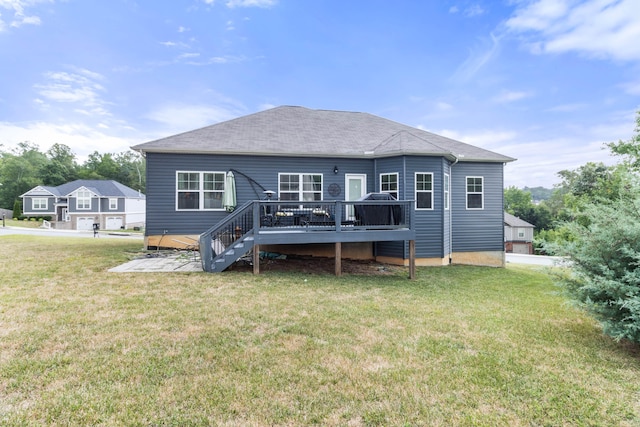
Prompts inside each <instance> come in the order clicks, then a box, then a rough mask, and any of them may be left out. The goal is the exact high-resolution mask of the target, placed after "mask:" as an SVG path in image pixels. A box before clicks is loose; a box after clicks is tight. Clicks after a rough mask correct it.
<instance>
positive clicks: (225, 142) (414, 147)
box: [132, 106, 515, 162]
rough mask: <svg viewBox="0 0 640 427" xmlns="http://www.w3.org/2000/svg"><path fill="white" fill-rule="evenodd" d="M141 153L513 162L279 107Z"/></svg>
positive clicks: (444, 141) (377, 123)
mask: <svg viewBox="0 0 640 427" xmlns="http://www.w3.org/2000/svg"><path fill="white" fill-rule="evenodd" d="M132 148H133V149H134V150H138V151H141V152H158V153H185V154H186V153H190V154H191V153H196V154H240V155H266V156H305V157H351V158H353V157H357V158H360V157H363V156H367V157H389V156H395V155H408V154H411V155H436V156H446V157H448V158H450V159H451V160H454V159H458V160H460V161H485V162H510V161H513V160H515V159H513V158H511V157H508V156H503V155H501V154H498V153H494V152H492V151H489V150H485V149H482V148H479V147H474V146H472V145H469V144H465V143H463V142H460V141H456V140H453V139H450V138H446V137H443V136H440V135H436V134H433V133H430V132H427V131H424V130H421V129H417V128H413V127H411V126H407V125H403V124H401V123H398V122H394V121H392V120H388V119H384V118H382V117H378V116H374V115H372V114H368V113H357V112H347V111H331V110H311V109H308V108H304V107H290V106H284V107H276V108H273V109H270V110H266V111H261V112H258V113H254V114H250V115H247V116H243V117H239V118H236V119H233V120H229V121H225V122H221V123H217V124H215V125H211V126H207V127H204V128H201V129H196V130H193V131H190V132H185V133H182V134H178V135H173V136H169V137H167V138H162V139H158V140H156V141H151V142H147V143H144V144H139V145H136V146H134V147H132Z"/></svg>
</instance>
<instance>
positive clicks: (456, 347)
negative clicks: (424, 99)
mask: <svg viewBox="0 0 640 427" xmlns="http://www.w3.org/2000/svg"><path fill="white" fill-rule="evenodd" d="M140 249H141V248H140V243H139V242H123V241H120V240H115V239H113V240H110V239H81V238H76V239H71V238H59V237H53V238H44V237H27V236H5V237H1V238H0V259H1V260H2V263H1V264H0V277H1V278H2V280H1V282H2V283H1V284H0V425H10V426H12V425H19V426H24V425H33V426H40V425H104V426H111V425H139V426H159V425H162V426H165V425H166V426H168V425H175V426H185V425H228V426H236V425H246V426H263V425H287V426H290V425H314V424H315V425H336V426H375V425H392V426H398V425H407V426H414V425H415V426H418V425H430V426H439V425H441V426H451V425H469V426H473V425H477V426H574V425H579V426H580V425H584V426H589V425H593V426H618V425H622V426H625V425H628V426H633V425H639V424H640V403H639V402H640V399H639V396H640V357H639V352H638V348H637V347H635V346H630V345H625V344H622V343H615V342H613V341H611V340H610V339H608V338H606V337H604V336H603V335H602V334H601V332H600V330H599V328H598V326H597V324H596V323H595V322H594V321H592V320H591V319H590V318H588V317H586V316H585V315H584V314H583V313H581V312H579V311H576V310H574V309H573V308H571V307H570V306H569V305H567V303H566V301H565V300H564V299H563V298H562V297H561V296H560V295H559V294H558V293H557V289H556V288H555V287H554V286H553V284H552V283H551V281H550V279H549V277H548V276H547V275H546V274H545V273H544V270H542V269H540V270H538V269H535V268H531V267H513V266H510V267H509V268H506V269H495V268H479V267H443V268H419V269H418V272H417V280H415V281H409V280H407V278H406V272H401V273H397V274H396V273H389V274H388V275H377V276H350V275H344V276H343V277H340V278H336V277H334V276H331V275H326V276H320V275H309V274H301V273H297V274H296V273H278V272H274V271H269V272H266V273H264V274H261V275H259V276H253V275H251V274H249V273H244V272H237V271H236V272H233V271H230V272H227V273H222V274H206V273H175V274H164V273H163V274H153V273H137V274H123V273H108V272H107V271H106V270H107V269H108V268H110V267H112V266H115V265H118V264H119V263H121V262H124V261H126V260H127V259H128V258H129V257H131V256H132V255H133V254H134V253H135V252H136V251H139V250H140Z"/></svg>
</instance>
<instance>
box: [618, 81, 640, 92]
mask: <svg viewBox="0 0 640 427" xmlns="http://www.w3.org/2000/svg"><path fill="white" fill-rule="evenodd" d="M621 87H622V88H623V89H624V91H625V92H627V93H628V94H629V95H640V80H639V81H635V82H627V83H624V84H622V85H621Z"/></svg>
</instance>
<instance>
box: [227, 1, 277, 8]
mask: <svg viewBox="0 0 640 427" xmlns="http://www.w3.org/2000/svg"><path fill="white" fill-rule="evenodd" d="M277 3H278V1H277V0H229V1H227V3H225V4H226V5H227V7H228V8H234V7H262V8H270V7H272V6H275V5H276V4H277Z"/></svg>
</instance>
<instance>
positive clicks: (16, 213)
mask: <svg viewBox="0 0 640 427" xmlns="http://www.w3.org/2000/svg"><path fill="white" fill-rule="evenodd" d="M21 216H22V203H20V200H16V201H15V202H14V203H13V218H14V219H19V218H20V217H21Z"/></svg>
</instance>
